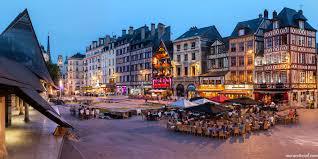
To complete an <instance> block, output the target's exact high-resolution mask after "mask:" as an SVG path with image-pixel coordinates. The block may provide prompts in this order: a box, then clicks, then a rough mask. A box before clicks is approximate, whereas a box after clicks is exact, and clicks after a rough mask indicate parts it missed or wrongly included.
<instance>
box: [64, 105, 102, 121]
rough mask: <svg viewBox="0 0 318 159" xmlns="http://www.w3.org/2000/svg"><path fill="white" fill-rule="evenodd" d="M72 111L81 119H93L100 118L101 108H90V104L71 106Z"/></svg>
mask: <svg viewBox="0 0 318 159" xmlns="http://www.w3.org/2000/svg"><path fill="white" fill-rule="evenodd" d="M70 112H71V114H72V115H74V116H78V117H79V119H85V120H88V119H93V118H99V113H100V111H99V109H97V108H89V107H88V106H84V105H80V106H79V107H77V106H71V108H70Z"/></svg>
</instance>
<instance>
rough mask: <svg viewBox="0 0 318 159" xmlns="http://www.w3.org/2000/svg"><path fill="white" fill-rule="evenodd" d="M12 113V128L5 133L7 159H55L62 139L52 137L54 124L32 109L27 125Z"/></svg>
mask: <svg viewBox="0 0 318 159" xmlns="http://www.w3.org/2000/svg"><path fill="white" fill-rule="evenodd" d="M12 113H13V117H12V126H11V127H9V128H6V132H5V133H6V146H7V151H8V159H57V158H58V154H59V151H60V149H61V144H62V137H56V136H53V135H52V133H53V131H54V129H55V127H56V124H55V123H54V122H52V121H50V120H49V119H47V118H46V117H45V116H43V115H42V114H40V113H39V112H38V111H37V110H34V109H32V108H31V109H30V120H31V121H30V122H29V123H25V122H24V115H21V116H17V115H16V114H17V112H15V111H13V112H12Z"/></svg>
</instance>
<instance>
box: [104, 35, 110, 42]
mask: <svg viewBox="0 0 318 159" xmlns="http://www.w3.org/2000/svg"><path fill="white" fill-rule="evenodd" d="M109 42H110V35H106V38H105V43H109Z"/></svg>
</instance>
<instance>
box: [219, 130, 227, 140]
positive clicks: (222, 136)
mask: <svg viewBox="0 0 318 159" xmlns="http://www.w3.org/2000/svg"><path fill="white" fill-rule="evenodd" d="M219 139H226V136H225V133H224V131H223V130H220V131H219Z"/></svg>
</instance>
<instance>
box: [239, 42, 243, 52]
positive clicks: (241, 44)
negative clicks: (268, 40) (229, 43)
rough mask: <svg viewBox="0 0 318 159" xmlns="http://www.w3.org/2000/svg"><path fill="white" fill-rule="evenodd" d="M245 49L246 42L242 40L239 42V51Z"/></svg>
mask: <svg viewBox="0 0 318 159" xmlns="http://www.w3.org/2000/svg"><path fill="white" fill-rule="evenodd" d="M243 51H244V42H240V43H239V52H243Z"/></svg>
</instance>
